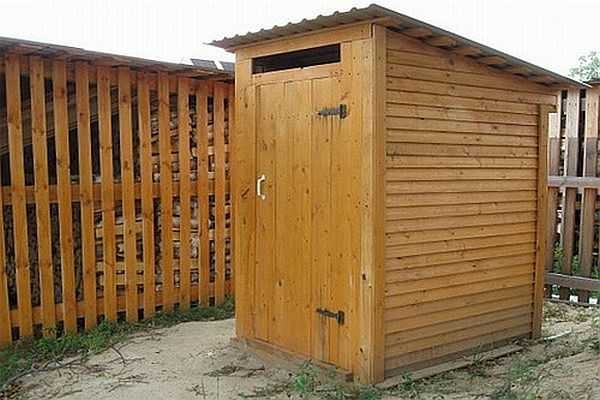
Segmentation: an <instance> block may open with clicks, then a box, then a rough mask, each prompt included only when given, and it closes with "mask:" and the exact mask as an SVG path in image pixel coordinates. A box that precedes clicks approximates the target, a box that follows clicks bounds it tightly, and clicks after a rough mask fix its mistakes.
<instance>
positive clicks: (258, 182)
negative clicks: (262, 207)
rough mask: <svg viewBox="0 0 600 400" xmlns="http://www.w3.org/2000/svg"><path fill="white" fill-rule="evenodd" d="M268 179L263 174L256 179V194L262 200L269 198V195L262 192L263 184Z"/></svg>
mask: <svg viewBox="0 0 600 400" xmlns="http://www.w3.org/2000/svg"><path fill="white" fill-rule="evenodd" d="M266 180H267V177H266V176H265V175H264V174H263V175H261V176H259V177H258V179H256V196H258V197H260V198H261V199H262V200H264V199H266V198H267V195H266V194H264V193H263V192H262V184H263V182H265V181H266Z"/></svg>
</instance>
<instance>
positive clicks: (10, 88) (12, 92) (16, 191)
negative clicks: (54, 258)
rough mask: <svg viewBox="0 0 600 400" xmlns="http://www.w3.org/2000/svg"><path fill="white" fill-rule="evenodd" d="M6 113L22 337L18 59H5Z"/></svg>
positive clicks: (25, 286)
mask: <svg viewBox="0 0 600 400" xmlns="http://www.w3.org/2000/svg"><path fill="white" fill-rule="evenodd" d="M5 67H6V70H5V74H6V93H7V96H6V114H7V119H8V146H9V152H10V157H9V158H10V174H11V200H12V211H13V213H12V218H13V234H14V237H13V240H14V241H13V243H14V246H15V269H16V278H17V279H16V283H17V303H18V315H19V332H20V336H21V337H28V336H31V335H32V334H33V321H32V307H31V288H30V282H31V276H30V269H29V268H30V265H29V253H28V244H29V240H28V238H27V209H26V202H25V165H24V161H23V126H22V117H21V71H20V65H19V57H18V56H17V55H14V54H9V55H7V56H6V62H5Z"/></svg>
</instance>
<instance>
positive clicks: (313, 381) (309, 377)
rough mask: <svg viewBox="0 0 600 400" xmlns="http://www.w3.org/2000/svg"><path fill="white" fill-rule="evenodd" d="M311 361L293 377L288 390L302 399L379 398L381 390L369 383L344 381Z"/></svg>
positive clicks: (370, 399)
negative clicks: (323, 372)
mask: <svg viewBox="0 0 600 400" xmlns="http://www.w3.org/2000/svg"><path fill="white" fill-rule="evenodd" d="M319 372H320V371H318V370H317V369H316V368H314V366H313V365H312V364H310V363H305V364H303V365H302V367H301V368H300V371H299V372H298V374H296V375H295V376H293V377H292V379H291V382H290V384H289V390H288V392H290V393H293V394H296V395H298V396H300V398H302V399H325V400H346V399H349V400H379V399H381V392H380V391H379V390H378V389H377V388H375V387H373V386H367V385H358V384H353V383H347V382H342V381H340V380H339V379H336V378H335V377H333V376H327V374H321V373H319Z"/></svg>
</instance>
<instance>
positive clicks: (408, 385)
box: [394, 372, 420, 399]
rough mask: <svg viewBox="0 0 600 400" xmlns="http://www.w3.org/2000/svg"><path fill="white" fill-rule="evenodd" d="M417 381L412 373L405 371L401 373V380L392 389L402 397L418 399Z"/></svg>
mask: <svg viewBox="0 0 600 400" xmlns="http://www.w3.org/2000/svg"><path fill="white" fill-rule="evenodd" d="M419 389H420V387H419V383H418V382H417V381H416V380H415V379H414V378H413V376H412V374H411V373H409V372H406V373H404V374H403V375H402V382H401V383H400V384H399V385H398V386H396V388H395V389H394V394H395V395H398V396H400V397H402V398H407V399H418V398H419V397H420V390H419Z"/></svg>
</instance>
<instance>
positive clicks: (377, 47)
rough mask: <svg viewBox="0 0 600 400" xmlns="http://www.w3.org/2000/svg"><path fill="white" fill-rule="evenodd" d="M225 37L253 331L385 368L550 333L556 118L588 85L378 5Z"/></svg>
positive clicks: (240, 311)
mask: <svg viewBox="0 0 600 400" xmlns="http://www.w3.org/2000/svg"><path fill="white" fill-rule="evenodd" d="M213 44H214V45H217V46H220V47H223V48H225V49H228V50H231V51H234V52H235V55H236V68H235V76H236V83H235V85H236V100H235V105H236V109H235V114H236V123H235V130H234V132H233V136H232V143H233V146H234V149H233V151H232V157H233V159H232V171H233V176H232V194H233V209H234V210H233V220H234V243H235V244H234V268H235V276H236V280H235V286H236V287H235V291H236V303H237V335H238V337H239V338H240V339H241V340H242V341H244V342H245V343H247V344H248V345H251V346H254V347H258V348H262V349H263V350H264V349H268V350H270V351H277V352H283V353H287V354H292V355H296V356H299V357H300V358H309V359H313V360H316V361H320V362H323V363H326V364H332V365H335V366H336V367H338V368H340V369H342V370H345V371H349V372H351V373H353V374H354V376H355V377H356V378H358V380H360V381H362V382H379V381H382V380H383V379H384V378H385V377H390V376H393V375H397V374H399V373H401V372H402V371H406V370H416V369H421V368H424V367H427V366H430V365H433V364H437V363H440V362H443V361H446V360H450V359H453V358H456V357H459V355H464V354H467V353H471V352H475V351H480V350H482V349H486V348H489V347H493V346H498V345H500V344H503V343H506V342H508V341H510V340H512V339H514V338H519V337H536V336H539V334H540V326H541V309H542V297H543V264H544V254H543V253H544V246H543V242H544V237H545V235H544V225H545V217H546V193H547V187H546V186H547V172H546V165H547V161H546V148H547V144H546V142H547V126H548V114H549V113H551V112H553V110H554V109H555V104H556V101H557V93H558V90H559V89H560V88H561V87H566V86H570V87H574V88H576V87H579V86H581V85H580V84H579V83H578V82H575V81H572V80H570V79H568V78H565V77H563V76H560V75H557V74H555V73H552V72H550V71H547V70H545V69H543V68H540V67H537V66H534V65H531V64H529V63H526V62H524V61H522V60H519V59H516V58H515V57H511V56H509V55H507V54H504V53H501V52H499V51H497V50H494V49H491V48H488V47H486V46H483V45H481V44H478V43H475V42H473V41H471V40H468V39H465V38H463V37H460V36H458V35H455V34H452V33H450V32H447V31H444V30H442V29H439V28H437V27H434V26H431V25H428V24H426V23H423V22H420V21H417V20H415V19H412V18H410V17H407V16H405V15H402V14H399V13H396V12H394V11H391V10H388V9H385V8H383V7H380V6H377V5H372V6H369V7H367V8H363V9H352V10H350V11H349V12H343V13H335V14H333V15H330V16H319V17H317V18H315V19H312V20H303V21H301V22H299V23H293V24H288V25H285V26H275V27H273V28H272V29H268V30H261V31H259V32H256V33H248V34H245V35H242V36H234V37H231V38H225V39H223V40H219V41H215V42H213Z"/></svg>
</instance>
